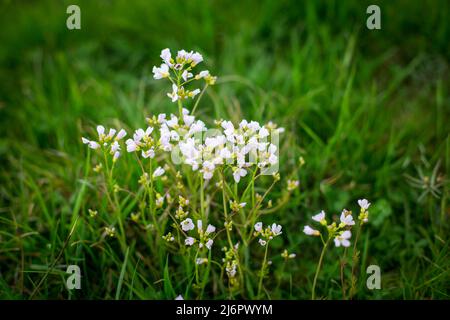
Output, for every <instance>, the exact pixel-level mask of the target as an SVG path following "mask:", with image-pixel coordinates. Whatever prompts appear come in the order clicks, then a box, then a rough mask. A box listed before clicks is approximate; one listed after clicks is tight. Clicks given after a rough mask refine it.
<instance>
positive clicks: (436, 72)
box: [0, 0, 450, 299]
mask: <svg viewBox="0 0 450 320" xmlns="http://www.w3.org/2000/svg"><path fill="white" fill-rule="evenodd" d="M70 4H77V5H79V6H80V8H81V30H68V29H67V28H66V19H67V17H68V14H66V8H67V6H68V5H70ZM370 4H377V5H379V6H380V8H381V30H369V29H367V28H366V20H367V18H368V16H369V15H368V14H366V8H367V7H368V6H369V5H370ZM449 16H450V3H449V1H446V0H442V1H439V0H432V1H405V0H403V1H402V0H399V1H395V2H394V1H376V3H375V2H374V1H345V2H344V1H337V0H329V1H312V0H311V1H296V0H292V1H288V0H280V1H267V0H265V1H264V0H258V1H224V0H218V1H208V0H189V1H166V0H165V1H162V0H151V1H149V0H146V1H144V0H136V1H106V0H103V1H101V0H99V1H46V0H43V1H1V5H0V43H1V45H0V82H1V86H0V130H1V131H0V166H1V167H0V168H1V171H0V296H1V297H2V298H21V297H24V296H27V295H29V294H30V293H31V291H32V289H33V288H34V286H35V284H36V282H37V281H38V280H39V279H40V275H41V274H42V272H43V271H42V270H43V269H42V268H45V266H46V265H48V263H49V262H50V261H53V260H54V257H55V255H56V253H57V251H58V250H57V249H59V248H60V246H61V244H62V243H63V241H64V235H65V234H67V232H68V229H69V228H70V217H71V215H72V214H74V213H78V212H81V211H83V210H85V209H86V208H84V207H82V206H81V205H80V204H79V203H77V201H76V200H77V197H76V195H77V192H78V190H79V189H80V184H79V179H80V178H81V177H82V176H83V165H84V161H85V156H86V149H85V146H83V145H82V144H81V143H80V137H81V135H82V134H83V133H85V132H86V130H87V128H89V127H92V126H94V125H96V124H97V123H102V124H106V125H114V126H124V127H125V128H135V127H138V126H143V125H144V120H145V116H148V115H151V114H154V113H157V112H175V109H174V107H173V105H172V104H171V103H170V101H169V99H167V98H166V97H165V92H166V90H167V86H166V85H165V84H161V83H160V82H157V81H154V80H153V78H152V73H151V68H152V67H153V65H159V64H160V60H159V54H160V51H161V49H163V48H166V47H168V48H171V49H172V51H176V50H178V49H182V48H183V49H186V50H197V51H199V52H201V53H202V54H203V56H204V58H205V65H204V67H205V68H208V69H209V70H210V71H211V73H212V74H214V75H217V76H218V77H219V81H218V84H217V86H215V87H214V88H212V89H211V90H210V91H209V93H208V95H207V96H206V97H205V99H204V100H203V101H202V103H201V106H200V108H199V112H200V114H199V116H200V117H203V118H204V119H206V122H208V121H212V119H216V118H221V117H223V118H228V119H231V120H233V121H238V120H239V119H242V118H245V119H253V120H257V121H261V122H267V121H269V120H272V121H274V122H276V123H278V124H279V125H281V126H283V127H285V128H286V137H285V139H284V140H283V146H282V152H281V157H282V158H281V161H282V162H281V167H282V174H283V173H289V170H290V169H292V167H293V166H294V165H295V163H296V162H297V161H298V158H299V157H300V156H302V157H303V158H304V160H305V165H304V166H303V167H302V170H301V173H300V176H299V177H298V178H299V180H300V181H301V183H300V191H299V192H298V193H297V194H296V196H295V198H294V199H292V201H291V202H290V203H289V204H288V206H287V208H286V209H284V210H283V211H282V212H279V217H280V223H281V224H283V225H285V226H286V229H287V230H286V232H285V233H284V234H285V235H286V237H288V239H287V243H289V245H290V246H291V248H294V250H296V251H297V255H298V259H297V260H296V262H295V263H293V264H292V265H291V270H292V272H291V276H290V277H291V278H290V285H288V286H286V287H285V288H283V290H280V292H279V293H277V296H275V297H274V298H290V299H297V298H308V294H309V293H308V292H309V287H308V286H306V285H304V284H305V283H307V280H306V279H309V278H310V277H311V274H312V273H313V272H314V267H315V262H316V260H317V255H318V252H319V250H320V248H319V247H318V246H317V243H315V242H314V241H312V240H310V239H306V237H305V236H304V235H302V233H301V230H302V227H303V225H304V224H305V223H306V221H309V217H310V215H311V214H313V213H317V212H319V211H320V210H321V209H325V210H326V211H327V212H330V213H334V214H339V213H340V210H341V209H342V208H343V207H346V208H349V209H354V210H356V200H357V199H359V198H362V197H365V198H367V199H369V200H370V201H371V202H372V203H373V207H372V210H371V217H372V221H371V223H370V226H369V229H368V230H367V233H366V234H365V237H366V238H365V239H364V242H363V249H362V255H363V257H362V261H363V263H364V264H365V265H368V264H378V265H380V267H381V270H382V276H383V289H382V290H378V291H368V290H366V291H363V293H362V294H360V295H359V296H358V298H398V299H402V298H407V299H421V298H427V299H428V298H447V299H448V298H449V295H450V290H449V289H450V288H449V283H450V259H449V238H450V237H449V225H448V219H449V215H450V208H449V204H448V196H449V192H448V191H449V184H448V178H447V175H448V172H449V169H450V137H449V132H450V131H449V128H450V126H449V120H450V107H449V106H450V104H449V102H450V101H449V53H450V45H449V43H450V25H449V19H448V17H449ZM52 221H53V222H52ZM55 221H58V223H55ZM333 254H334V255H335V256H333ZM338 258H339V257H338V255H337V253H331V254H330V257H329V259H330V261H332V260H333V259H335V260H338ZM119 268H120V266H119ZM338 269H339V265H338V264H337V263H336V264H333V263H329V264H327V265H326V268H325V270H324V274H326V275H327V274H328V275H329V277H331V279H332V281H329V282H327V283H323V284H322V285H323V286H325V287H324V288H322V289H321V290H322V291H323V292H328V294H329V296H330V297H339V286H338V285H336V284H335V283H334V282H338V281H339V271H338ZM91 270H92V274H91V276H94V275H95V274H96V273H97V274H101V273H102V272H103V271H102V270H103V269H100V267H98V269H96V267H95V266H91ZM49 281H50V280H49ZM333 281H334V282H333ZM59 286H60V285H59ZM57 288H60V287H57ZM91 289H92V290H91V291H90V292H89V293H86V294H87V297H88V298H108V297H109V293H108V290H107V289H101V288H97V290H94V288H91ZM58 290H59V289H52V287H51V286H50V287H49V288H48V289H47V292H46V293H42V294H43V295H44V296H45V294H46V295H47V297H53V298H61V297H65V295H64V293H61V292H60V291H58ZM148 296H149V297H158V294H157V293H152V294H150V293H148Z"/></svg>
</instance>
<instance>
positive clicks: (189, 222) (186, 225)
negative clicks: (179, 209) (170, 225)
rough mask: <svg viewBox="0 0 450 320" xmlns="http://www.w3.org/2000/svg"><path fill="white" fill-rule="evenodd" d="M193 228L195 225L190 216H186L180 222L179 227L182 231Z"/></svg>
mask: <svg viewBox="0 0 450 320" xmlns="http://www.w3.org/2000/svg"><path fill="white" fill-rule="evenodd" d="M194 228H195V226H194V223H193V222H192V219H191V218H187V219H186V220H183V221H182V222H181V229H183V231H189V230H193V229H194Z"/></svg>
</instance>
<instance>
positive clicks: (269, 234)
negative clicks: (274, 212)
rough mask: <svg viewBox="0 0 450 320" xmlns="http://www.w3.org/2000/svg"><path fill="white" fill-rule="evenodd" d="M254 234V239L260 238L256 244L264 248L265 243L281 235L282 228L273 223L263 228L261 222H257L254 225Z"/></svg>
mask: <svg viewBox="0 0 450 320" xmlns="http://www.w3.org/2000/svg"><path fill="white" fill-rule="evenodd" d="M254 228H255V232H254V233H253V235H254V236H255V237H258V236H259V237H260V238H259V240H258V242H259V244H260V245H261V246H263V247H264V246H266V245H267V243H268V242H269V241H270V240H272V239H273V238H274V237H276V236H279V235H280V234H282V231H281V229H282V227H281V226H280V225H279V224H276V223H273V224H272V225H271V226H267V227H266V228H263V224H262V222H257V223H255V225H254Z"/></svg>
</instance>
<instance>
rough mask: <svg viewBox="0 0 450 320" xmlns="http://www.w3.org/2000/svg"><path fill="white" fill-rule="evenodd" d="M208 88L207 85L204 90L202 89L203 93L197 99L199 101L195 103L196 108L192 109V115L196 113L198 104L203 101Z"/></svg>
mask: <svg viewBox="0 0 450 320" xmlns="http://www.w3.org/2000/svg"><path fill="white" fill-rule="evenodd" d="M206 88H208V84H205V86H204V87H203V89H202V92H200V95H199V96H198V98H197V101H195V104H194V107H193V108H192V112H191V114H192V115H193V114H194V113H195V110H197V106H198V103H199V102H200V100H201V99H202V97H203V94H204V93H205V91H206Z"/></svg>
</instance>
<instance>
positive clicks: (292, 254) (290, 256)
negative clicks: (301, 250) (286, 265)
mask: <svg viewBox="0 0 450 320" xmlns="http://www.w3.org/2000/svg"><path fill="white" fill-rule="evenodd" d="M296 256H297V255H296V254H295V253H291V254H290V255H289V259H294V258H295V257H296Z"/></svg>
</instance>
